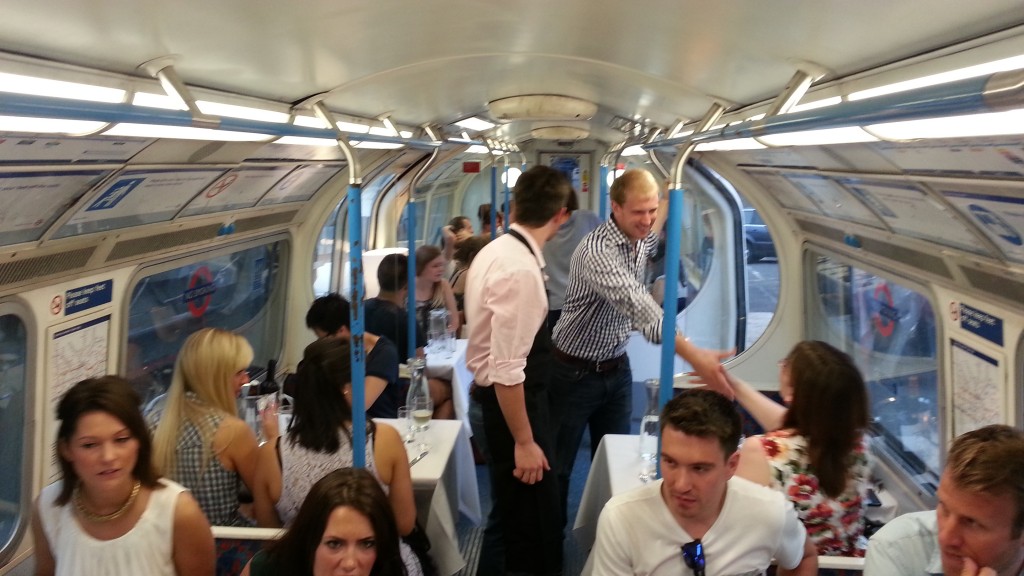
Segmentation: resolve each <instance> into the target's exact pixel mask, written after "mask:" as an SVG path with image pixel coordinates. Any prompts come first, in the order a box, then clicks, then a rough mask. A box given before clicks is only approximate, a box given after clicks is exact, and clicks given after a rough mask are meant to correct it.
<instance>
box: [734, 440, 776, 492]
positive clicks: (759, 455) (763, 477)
mask: <svg viewBox="0 0 1024 576" xmlns="http://www.w3.org/2000/svg"><path fill="white" fill-rule="evenodd" d="M736 475H737V476H739V477H740V478H746V479H747V480H750V481H751V482H754V483H757V484H760V485H762V486H768V487H771V485H772V469H771V465H770V464H768V456H766V455H765V450H764V445H762V444H761V439H760V438H758V437H757V436H751V437H750V438H747V439H746V440H745V441H744V442H743V446H742V447H740V463H739V466H738V467H737V468H736Z"/></svg>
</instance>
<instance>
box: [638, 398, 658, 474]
mask: <svg viewBox="0 0 1024 576" xmlns="http://www.w3.org/2000/svg"><path fill="white" fill-rule="evenodd" d="M644 387H645V388H646V391H647V409H646V410H645V411H644V415H643V418H641V419H640V458H642V459H644V460H649V461H652V462H654V461H657V460H658V436H659V434H660V433H661V429H660V421H659V414H658V387H659V382H658V380H657V379H656V378H651V379H650V380H647V381H646V382H644Z"/></svg>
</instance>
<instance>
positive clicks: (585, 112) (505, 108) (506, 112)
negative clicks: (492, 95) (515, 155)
mask: <svg viewBox="0 0 1024 576" xmlns="http://www.w3.org/2000/svg"><path fill="white" fill-rule="evenodd" d="M487 110H488V112H490V115H491V117H492V118H495V119H497V120H548V121H551V120H590V119H591V118H593V117H594V114H596V113H597V104H594V103H593V102H590V101H588V100H582V99H580V98H573V97H571V96H558V95H556V94H524V95H521V96H510V97H508V98H500V99H498V100H493V101H491V102H488V103H487Z"/></svg>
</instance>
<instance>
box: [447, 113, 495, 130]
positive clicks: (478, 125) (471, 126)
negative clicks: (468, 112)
mask: <svg viewBox="0 0 1024 576" xmlns="http://www.w3.org/2000/svg"><path fill="white" fill-rule="evenodd" d="M455 125H456V126H458V127H459V128H465V129H466V130H473V131H476V132H482V131H484V130H490V129H491V128H494V124H493V123H491V122H488V121H487V120H484V119H483V118H477V117H476V116H474V117H472V118H466V119H465V120H459V121H458V122H456V123H455Z"/></svg>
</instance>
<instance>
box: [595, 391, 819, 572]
mask: <svg viewBox="0 0 1024 576" xmlns="http://www.w3.org/2000/svg"><path fill="white" fill-rule="evenodd" d="M739 441H740V416H739V414H738V413H737V412H736V409H735V408H734V407H733V405H732V402H730V401H729V400H727V399H726V398H725V397H724V396H721V395H720V394H716V393H715V392H712V391H710V390H703V389H697V390H687V391H685V392H683V393H682V394H680V395H679V396H677V397H676V398H674V399H673V400H671V401H670V402H669V403H668V404H666V405H665V409H664V411H662V414H661V474H662V479H661V480H658V481H656V482H652V483H650V484H648V485H646V486H644V487H642V488H639V489H637V490H632V491H630V492H626V493H623V494H619V495H617V496H615V497H613V498H612V499H611V500H609V501H608V503H607V504H606V505H605V507H604V510H603V511H602V512H601V518H600V520H599V521H598V524H597V541H596V542H595V543H594V549H593V551H592V552H591V555H592V561H593V568H594V569H593V574H594V575H595V576H622V575H625V574H644V575H647V576H679V575H686V576H688V575H690V574H693V575H694V576H704V575H705V574H708V575H716V576H717V575H725V574H728V575H737V576H738V575H744V576H746V575H751V576H753V575H761V574H764V573H765V571H766V570H767V568H768V566H769V565H770V564H771V563H772V559H773V558H774V559H775V561H776V563H777V564H778V567H779V570H778V574H779V575H780V576H781V575H784V574H795V575H810V574H817V573H818V557H817V551H816V550H815V548H814V545H813V544H811V542H810V540H809V539H808V538H807V534H806V532H805V531H804V527H803V524H801V523H800V519H799V518H798V517H797V515H796V511H795V510H794V509H793V506H792V505H791V504H790V503H789V502H788V501H786V499H785V497H783V495H782V494H781V493H779V492H776V491H773V490H771V489H768V488H765V487H763V486H759V485H756V484H754V483H752V482H749V481H747V480H744V479H742V478H738V477H734V476H733V474H734V473H735V472H736V466H737V464H738V463H739V453H738V452H737V446H739Z"/></svg>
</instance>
